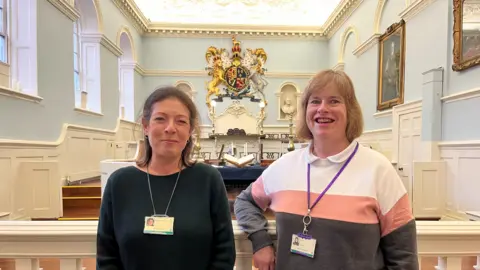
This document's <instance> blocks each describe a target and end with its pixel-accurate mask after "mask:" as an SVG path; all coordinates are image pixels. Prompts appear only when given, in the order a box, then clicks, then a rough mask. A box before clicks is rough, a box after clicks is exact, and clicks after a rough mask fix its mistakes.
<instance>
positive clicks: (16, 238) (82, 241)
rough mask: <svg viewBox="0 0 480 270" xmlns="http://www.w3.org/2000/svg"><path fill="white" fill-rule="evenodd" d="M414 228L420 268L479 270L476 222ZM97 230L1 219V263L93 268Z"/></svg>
mask: <svg viewBox="0 0 480 270" xmlns="http://www.w3.org/2000/svg"><path fill="white" fill-rule="evenodd" d="M232 222H233V225H234V229H235V239H236V242H235V244H236V249H237V262H236V270H247V269H248V270H251V269H252V247H251V244H250V242H249V241H248V239H247V238H246V236H245V234H244V233H243V232H242V231H241V230H240V228H239V227H238V225H237V223H236V221H232ZM417 231H418V237H417V239H418V249H419V255H420V256H419V261H420V262H421V265H422V268H421V269H424V270H433V269H437V270H480V222H475V221H418V222H417ZM96 232H97V221H2V222H0V268H1V269H2V270H13V269H16V270H38V269H39V268H40V267H43V269H44V270H57V269H61V270H82V269H83V270H94V269H95V264H94V257H95V252H96V250H95V249H96V248H95V241H96ZM269 233H270V234H272V235H275V221H270V222H269ZM466 257H467V258H468V259H466ZM50 258H56V260H57V261H56V263H53V264H52V265H55V266H48V267H47V266H45V265H46V264H45V260H52V259H50ZM6 259H9V260H6ZM2 262H3V264H2ZM42 262H43V264H44V266H42ZM88 262H89V263H88Z"/></svg>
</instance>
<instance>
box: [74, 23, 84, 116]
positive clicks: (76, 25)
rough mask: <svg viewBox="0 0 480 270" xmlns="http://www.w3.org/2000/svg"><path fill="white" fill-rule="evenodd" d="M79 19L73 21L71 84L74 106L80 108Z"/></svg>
mask: <svg viewBox="0 0 480 270" xmlns="http://www.w3.org/2000/svg"><path fill="white" fill-rule="evenodd" d="M80 33H81V24H80V19H78V20H77V21H75V22H73V85H74V90H75V107H77V108H81V107H82V104H81V100H82V88H81V66H82V65H81V60H82V59H81V56H80V51H81V50H80V48H81V45H80V44H81V43H80Z"/></svg>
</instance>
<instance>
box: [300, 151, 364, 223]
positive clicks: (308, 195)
mask: <svg viewBox="0 0 480 270" xmlns="http://www.w3.org/2000/svg"><path fill="white" fill-rule="evenodd" d="M357 150H358V143H357V145H356V146H355V150H353V153H352V154H350V156H349V157H348V159H347V161H346V162H345V163H344V164H343V166H342V168H340V170H339V171H338V172H337V174H336V175H335V177H333V179H332V181H330V183H329V184H328V186H327V187H326V188H325V190H324V191H323V192H322V193H320V195H318V198H317V199H316V200H315V202H314V203H313V205H312V206H310V163H308V166H307V192H308V194H307V200H308V205H307V208H308V214H307V215H310V211H311V210H312V209H313V207H315V205H317V203H318V202H319V201H320V199H321V198H322V197H323V196H324V195H325V193H327V191H328V190H329V189H330V187H331V186H332V185H333V183H335V181H336V180H337V178H338V177H339V176H340V174H342V172H343V170H344V169H345V167H347V165H348V163H350V161H351V160H352V158H353V156H355V153H357ZM309 223H310V222H309ZM307 225H308V224H307Z"/></svg>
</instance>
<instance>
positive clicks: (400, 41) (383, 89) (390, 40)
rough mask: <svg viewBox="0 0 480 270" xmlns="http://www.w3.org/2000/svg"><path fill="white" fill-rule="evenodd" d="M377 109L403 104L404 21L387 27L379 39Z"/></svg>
mask: <svg viewBox="0 0 480 270" xmlns="http://www.w3.org/2000/svg"><path fill="white" fill-rule="evenodd" d="M378 67H379V68H378V71H379V72H378V87H377V89H378V90H377V110H378V111H382V110H386V109H390V108H392V107H393V106H395V105H398V104H403V96H404V89H403V88H404V74H405V21H403V20H401V21H400V22H398V23H394V24H393V25H391V26H390V27H388V28H387V30H386V31H385V33H384V34H383V35H381V36H380V39H379V64H378Z"/></svg>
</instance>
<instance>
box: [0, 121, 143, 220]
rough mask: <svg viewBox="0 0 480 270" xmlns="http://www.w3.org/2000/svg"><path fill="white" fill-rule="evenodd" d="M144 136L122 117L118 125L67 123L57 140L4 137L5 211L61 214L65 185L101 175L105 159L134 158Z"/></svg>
mask: <svg viewBox="0 0 480 270" xmlns="http://www.w3.org/2000/svg"><path fill="white" fill-rule="evenodd" d="M141 138H142V133H141V129H139V128H138V125H136V124H135V123H132V122H128V121H124V120H118V122H117V126H116V128H115V129H114V130H104V129H96V128H90V127H83V126H77V125H69V124H65V125H64V126H63V128H62V131H61V134H60V136H59V138H58V139H57V140H56V141H54V142H46V141H20V140H0V172H1V177H0V212H9V213H10V216H9V219H13V220H15V219H28V218H30V217H35V218H52V217H59V216H61V215H62V213H61V208H62V207H61V185H64V184H66V182H73V181H76V180H82V179H86V178H91V177H99V176H100V161H101V160H103V159H113V158H114V159H125V158H128V157H133V156H134V155H135V152H136V149H137V146H136V142H135V141H137V140H140V139H141ZM57 199H58V200H57Z"/></svg>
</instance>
